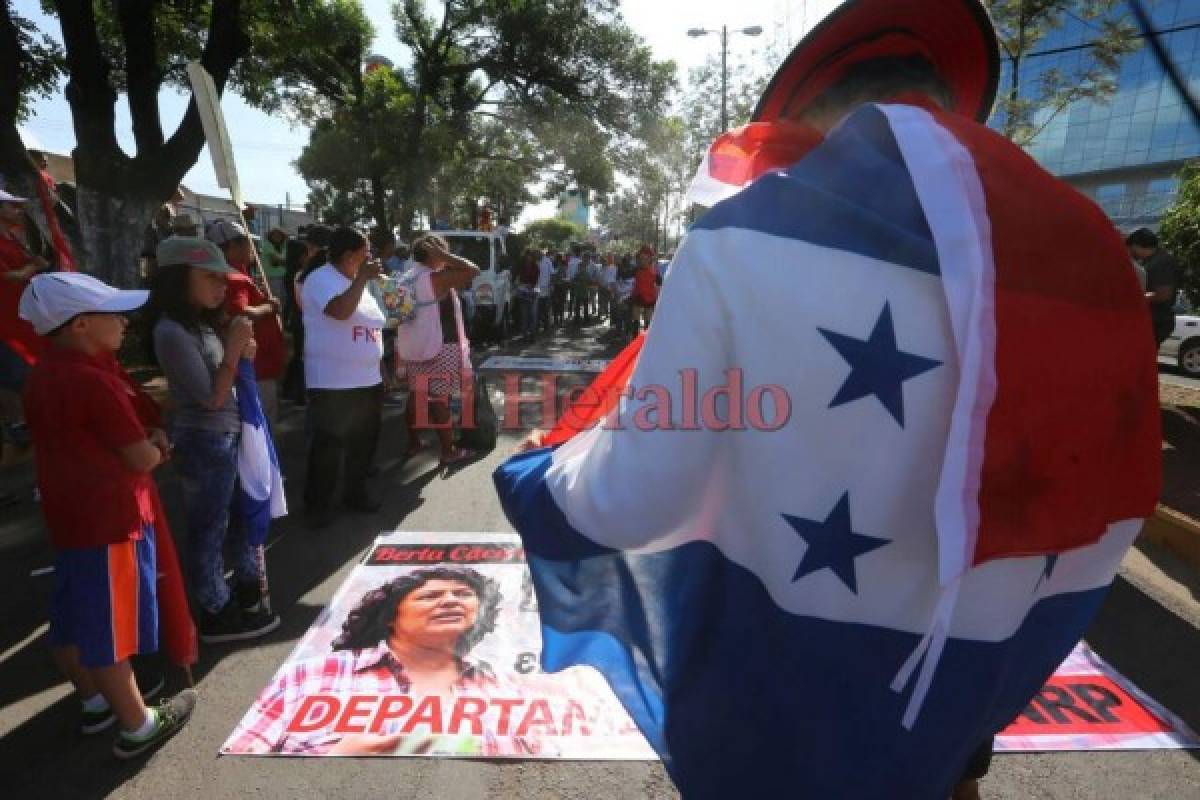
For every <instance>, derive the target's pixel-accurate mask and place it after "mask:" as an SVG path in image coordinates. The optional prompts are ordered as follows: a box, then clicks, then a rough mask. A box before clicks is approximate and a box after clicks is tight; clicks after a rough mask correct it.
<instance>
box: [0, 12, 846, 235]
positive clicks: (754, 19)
mask: <svg viewBox="0 0 1200 800" xmlns="http://www.w3.org/2000/svg"><path fill="white" fill-rule="evenodd" d="M362 4H363V7H364V9H365V10H366V12H367V16H368V18H369V19H370V20H371V22H372V24H373V25H374V26H375V31H376V37H375V42H374V44H373V46H372V51H373V52H375V53H379V54H381V55H385V56H388V57H390V58H392V60H393V61H401V60H402V58H403V48H402V46H401V45H400V43H399V41H397V39H396V36H395V31H394V25H393V23H392V18H391V12H390V7H391V5H392V0H362ZM837 4H838V0H740V2H738V3H736V4H731V3H729V2H728V0H622V2H621V7H622V13H623V15H624V16H625V18H626V20H627V21H628V22H629V24H630V26H631V27H632V28H633V29H634V31H636V32H637V33H638V34H639V35H641V36H642V37H643V38H644V39H645V40H646V42H647V43H648V44H649V45H650V47H651V48H652V50H653V51H654V54H655V57H656V58H658V59H660V60H665V59H668V58H670V59H673V60H674V61H675V62H676V63H677V64H678V65H679V68H680V75H679V78H680V82H681V83H682V82H683V81H684V80H685V79H686V77H687V69H688V68H690V67H694V66H699V65H700V64H702V63H703V62H704V60H705V58H706V57H707V56H708V55H709V54H710V53H717V52H719V49H720V43H719V37H716V36H705V37H699V38H691V37H689V36H688V35H687V30H688V29H689V28H693V27H704V28H710V29H712V28H720V26H721V25H728V26H729V27H730V29H741V28H746V27H750V26H752V25H760V26H762V27H763V29H764V35H763V36H761V37H758V38H749V37H745V36H731V37H730V45H729V46H730V51H731V53H745V54H749V55H753V51H754V50H755V49H757V48H761V47H763V46H764V45H765V44H766V43H767V42H768V40H770V39H771V38H772V37H774V38H776V39H778V40H779V41H780V42H781V43H783V44H785V45H786V44H787V43H790V42H794V41H795V40H796V39H798V38H799V37H800V36H801V35H802V34H803V33H804V31H805V30H807V29H809V28H811V27H812V26H813V25H814V24H816V23H817V22H818V21H819V20H820V19H821V17H823V16H824V15H825V14H826V13H828V11H829V10H830V9H831V8H833V7H835V6H836V5H837ZM14 5H15V10H16V12H17V13H18V14H19V15H21V16H23V17H26V18H28V19H31V20H33V21H34V22H35V23H36V24H37V25H38V27H39V28H40V29H41V30H42V31H44V32H46V33H49V34H50V35H51V36H53V37H54V38H55V39H59V40H60V41H61V33H60V31H59V27H58V22H57V20H56V19H54V18H52V17H48V16H46V15H45V14H43V13H42V11H41V3H40V2H39V0H16V2H15V4H14ZM735 5H736V8H733V7H731V6H735ZM160 107H161V113H162V119H163V127H164V130H165V131H166V133H167V135H170V132H171V131H172V130H173V129H174V126H175V125H176V124H178V121H179V119H180V118H181V117H182V116H183V112H184V110H185V109H186V108H187V96H186V95H183V94H179V93H176V92H173V91H164V92H163V93H162V95H161V97H160ZM33 108H34V113H33V114H32V115H31V116H30V118H29V119H28V120H27V121H26V122H25V123H24V125H23V126H22V135H23V136H24V137H25V139H26V142H25V144H26V146H27V147H35V148H41V149H45V150H48V151H50V152H53V153H64V154H67V153H70V151H71V149H72V148H73V147H74V146H75V136H74V132H73V130H72V126H71V112H70V108H69V106H68V105H67V102H66V100H65V99H64V98H63V97H62V95H61V94H57V95H56V96H53V97H50V98H46V99H40V100H38V101H37V102H36V103H35V104H34V107H33ZM222 108H223V109H224V112H225V117H226V125H227V127H228V128H229V133H230V138H231V139H232V140H233V149H234V159H235V161H236V163H237V169H238V177H239V180H240V182H241V185H242V192H243V194H245V196H246V198H247V200H248V201H250V202H252V203H258V204H269V205H279V204H284V203H289V202H290V203H291V205H293V206H303V204H304V202H305V200H306V199H307V197H308V187H307V186H306V185H305V183H304V180H303V179H302V178H301V177H300V175H299V174H298V173H297V171H296V169H295V167H294V166H293V165H292V162H293V161H294V160H295V159H296V158H297V157H298V156H299V155H300V151H301V150H302V149H303V148H304V145H305V143H306V142H307V141H308V131H307V129H306V128H304V127H302V126H294V125H292V124H290V122H289V120H287V119H286V118H284V117H282V116H271V115H267V114H264V113H263V112H261V111H258V110H256V109H254V108H251V107H250V106H248V105H247V104H246V103H245V102H243V101H242V100H241V99H240V98H238V97H236V96H234V95H232V94H226V95H225V97H224V98H223V100H222ZM117 134H118V139H119V141H120V142H121V144H122V146H123V147H125V148H126V150H127V151H129V152H132V148H133V134H132V129H131V127H130V121H129V113H128V109H127V107H126V105H125V103H124V102H123V100H121V101H118V103H117ZM183 182H184V183H185V184H186V185H187V186H188V188H190V189H192V190H193V191H196V192H200V193H202V194H224V190H222V189H220V188H219V187H218V186H217V181H216V176H215V175H214V173H213V170H212V162H211V161H210V159H209V155H208V152H207V150H205V151H204V152H202V153H201V154H200V160H199V161H198V162H197V164H196V166H195V167H193V168H192V170H191V171H190V172H189V173H188V174H187V176H186V177H185V178H184V181H183ZM553 213H554V203H553V202H551V203H542V204H539V205H535V206H531V207H530V208H528V209H527V210H526V212H525V214H523V215H522V220H525V221H527V220H530V219H536V218H538V217H542V216H548V215H552V214H553Z"/></svg>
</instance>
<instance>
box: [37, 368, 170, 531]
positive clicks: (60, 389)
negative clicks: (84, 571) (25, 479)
mask: <svg viewBox="0 0 1200 800" xmlns="http://www.w3.org/2000/svg"><path fill="white" fill-rule="evenodd" d="M24 399H25V416H26V419H27V420H28V422H29V430H30V433H31V434H32V436H33V444H34V447H35V448H36V451H37V481H38V489H40V490H41V495H42V500H41V503H42V513H43V515H44V516H45V518H46V527H47V528H48V529H49V531H50V543H51V545H53V547H54V548H55V549H56V550H70V549H76V548H87V547H100V546H103V545H107V544H113V543H117V542H124V541H127V540H129V539H136V538H138V537H140V536H141V535H142V534H141V531H142V525H143V524H146V523H152V522H153V521H154V482H153V479H152V478H151V477H150V474H149V473H146V472H134V471H133V470H131V469H129V467H127V466H125V462H124V461H122V460H121V455H120V453H119V451H120V449H121V448H123V447H127V446H129V445H131V444H135V443H137V442H141V441H144V440H145V439H147V438H148V436H147V433H146V428H145V427H144V426H143V425H142V422H141V420H140V419H139V416H138V402H139V400H138V393H137V391H136V390H135V389H134V387H133V386H132V385H131V384H130V383H129V381H128V380H127V378H126V377H125V376H124V374H123V372H122V371H121V369H120V367H119V366H117V362H116V360H115V359H114V358H113V357H112V355H111V354H107V353H106V354H101V355H97V356H89V355H87V354H85V353H81V352H79V351H77V350H68V349H65V348H59V347H50V348H47V350H46V353H45V355H44V356H43V357H42V359H41V360H40V361H39V362H38V363H37V365H36V366H34V368H33V369H32V370H31V371H30V373H29V378H28V380H27V381H26V383H25V398H24Z"/></svg>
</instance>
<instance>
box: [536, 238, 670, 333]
mask: <svg viewBox="0 0 1200 800" xmlns="http://www.w3.org/2000/svg"><path fill="white" fill-rule="evenodd" d="M668 262H669V260H668V261H664V262H659V260H658V258H657V254H656V253H655V251H654V248H653V247H651V246H650V245H648V244H646V245H642V246H641V247H640V248H639V249H638V251H637V252H636V253H626V254H624V255H622V256H619V257H618V255H617V254H616V253H608V254H606V255H603V256H601V255H599V254H597V253H596V251H595V250H592V249H585V248H583V247H581V246H578V245H576V246H573V247H571V248H570V250H569V251H566V252H561V251H556V250H539V249H536V248H530V249H529V250H526V251H525V253H524V254H523V255H522V257H521V260H520V266H519V267H518V269H517V270H516V275H515V276H514V282H515V285H516V297H517V304H516V309H515V311H516V315H517V319H516V321H517V330H518V331H519V332H520V333H521V335H522V336H524V337H525V338H526V339H533V338H535V337H536V336H537V335H538V334H539V333H540V332H546V331H550V330H553V329H554V328H557V327H561V326H563V325H565V324H568V323H569V324H573V325H581V324H588V323H592V322H597V321H598V322H607V323H608V325H609V326H610V329H611V330H612V332H613V333H614V335H616V336H617V337H618V338H620V339H621V340H628V339H631V338H632V337H634V336H636V335H637V333H638V332H639V331H641V330H644V329H646V328H648V327H649V326H650V319H651V317H652V316H653V315H654V306H655V304H656V303H657V302H658V291H659V287H660V286H661V285H662V281H663V278H664V276H665V269H664V266H660V263H661V264H662V265H665V264H666V263H668Z"/></svg>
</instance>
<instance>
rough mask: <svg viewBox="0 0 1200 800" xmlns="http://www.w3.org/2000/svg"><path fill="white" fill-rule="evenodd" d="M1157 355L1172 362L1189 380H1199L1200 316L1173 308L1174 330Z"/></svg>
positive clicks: (1186, 310)
mask: <svg viewBox="0 0 1200 800" xmlns="http://www.w3.org/2000/svg"><path fill="white" fill-rule="evenodd" d="M1158 355H1159V356H1160V357H1165V358H1170V359H1172V360H1174V361H1175V362H1176V363H1177V364H1178V365H1179V369H1180V370H1182V371H1183V373H1184V374H1185V375H1187V376H1188V377H1189V378H1200V316H1196V315H1195V312H1194V311H1193V310H1192V309H1191V308H1188V307H1186V306H1183V307H1180V306H1177V307H1176V308H1175V330H1174V331H1172V332H1171V335H1170V336H1169V337H1168V338H1167V340H1166V341H1165V342H1163V345H1162V347H1161V348H1159V351H1158Z"/></svg>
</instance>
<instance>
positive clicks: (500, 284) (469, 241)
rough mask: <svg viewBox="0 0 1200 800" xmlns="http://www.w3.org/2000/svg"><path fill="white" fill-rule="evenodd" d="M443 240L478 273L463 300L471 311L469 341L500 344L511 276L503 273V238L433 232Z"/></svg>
mask: <svg viewBox="0 0 1200 800" xmlns="http://www.w3.org/2000/svg"><path fill="white" fill-rule="evenodd" d="M434 233H436V234H437V235H438V236H442V237H444V238H445V239H446V242H447V243H448V244H449V245H450V250H451V252H453V253H454V254H455V255H456V256H462V257H463V258H465V259H467V260H468V261H470V262H472V263H473V264H475V266H477V267H479V269H480V270H482V272H481V273H480V275H479V277H477V278H476V279H475V282H474V283H473V284H472V285H471V288H470V289H468V290H467V291H465V292H463V298H464V299H465V300H466V301H467V303H468V304H470V306H471V307H472V308H473V314H472V320H471V330H470V334H469V335H471V337H472V338H477V339H484V340H492V341H495V342H501V341H503V340H504V339H506V338H508V319H509V316H510V310H511V305H512V273H511V271H509V270H508V269H506V268H505V267H506V257H507V251H506V250H505V248H504V236H503V235H502V234H499V233H495V232H491V233H489V232H485V231H434Z"/></svg>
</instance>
